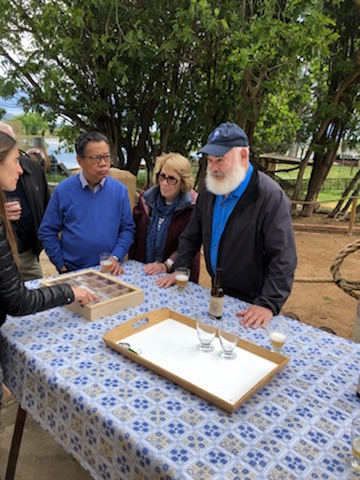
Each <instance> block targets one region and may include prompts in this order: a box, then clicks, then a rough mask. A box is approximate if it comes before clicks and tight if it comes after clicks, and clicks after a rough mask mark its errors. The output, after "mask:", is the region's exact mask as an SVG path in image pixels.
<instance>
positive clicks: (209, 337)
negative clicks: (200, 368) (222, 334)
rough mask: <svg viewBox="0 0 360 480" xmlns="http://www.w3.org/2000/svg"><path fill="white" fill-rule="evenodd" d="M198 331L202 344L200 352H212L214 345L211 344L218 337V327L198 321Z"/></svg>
mask: <svg viewBox="0 0 360 480" xmlns="http://www.w3.org/2000/svg"><path fill="white" fill-rule="evenodd" d="M196 331H197V335H198V338H199V342H200V345H198V349H199V350H200V352H204V353H209V352H212V351H213V350H214V345H211V343H212V341H213V340H214V338H215V335H216V326H215V325H211V324H208V323H205V322H202V321H201V320H197V321H196Z"/></svg>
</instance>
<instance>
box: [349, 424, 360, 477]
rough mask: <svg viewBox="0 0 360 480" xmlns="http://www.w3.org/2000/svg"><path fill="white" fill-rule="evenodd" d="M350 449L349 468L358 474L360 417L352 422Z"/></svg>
mask: <svg viewBox="0 0 360 480" xmlns="http://www.w3.org/2000/svg"><path fill="white" fill-rule="evenodd" d="M351 448H352V453H353V458H352V460H351V466H352V467H353V469H354V470H355V471H356V472H360V415H358V416H357V417H355V418H354V420H353V421H352V425H351Z"/></svg>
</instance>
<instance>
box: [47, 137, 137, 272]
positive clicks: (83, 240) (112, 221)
mask: <svg viewBox="0 0 360 480" xmlns="http://www.w3.org/2000/svg"><path fill="white" fill-rule="evenodd" d="M75 149H76V154H77V161H78V163H79V165H80V167H81V168H82V171H81V172H80V174H78V175H74V176H72V177H70V178H68V179H66V180H64V181H63V182H61V183H59V185H58V186H57V187H56V189H55V191H54V193H53V195H52V197H51V200H50V203H49V205H48V207H47V209H46V212H45V215H44V217H43V220H42V222H41V225H40V228H39V231H38V237H39V239H40V241H41V242H42V244H43V246H44V248H45V251H46V254H47V255H48V257H49V258H50V260H51V262H52V263H53V264H54V265H55V267H56V268H57V270H58V271H59V272H60V273H65V272H68V271H71V270H76V269H79V268H85V267H90V266H93V265H98V264H99V254H100V253H102V252H111V253H112V257H111V261H112V270H111V273H112V274H113V275H120V274H121V273H123V271H124V270H123V268H122V267H121V261H122V260H123V258H124V257H125V255H126V254H127V252H128V250H129V248H130V246H131V245H132V243H133V240H134V232H135V224H134V221H133V217H132V213H131V208H130V202H129V198H128V192H127V188H126V187H125V185H123V184H122V183H120V182H119V181H118V180H115V179H113V178H111V177H108V174H109V171H110V164H111V155H110V144H109V140H108V139H107V137H105V135H103V134H101V133H99V132H89V133H83V134H81V135H80V137H79V138H78V139H77V141H76V144H75Z"/></svg>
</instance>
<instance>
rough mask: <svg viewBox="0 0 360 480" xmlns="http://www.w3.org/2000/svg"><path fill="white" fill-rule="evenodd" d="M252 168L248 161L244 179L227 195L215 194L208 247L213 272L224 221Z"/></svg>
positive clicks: (248, 179)
mask: <svg viewBox="0 0 360 480" xmlns="http://www.w3.org/2000/svg"><path fill="white" fill-rule="evenodd" d="M253 169H254V168H253V166H252V165H251V163H249V168H248V170H247V172H246V175H245V178H244V180H243V181H242V182H241V183H240V185H239V186H238V187H237V188H236V189H235V190H233V191H232V192H231V193H230V194H229V195H228V196H227V197H225V195H216V199H215V203H214V211H213V218H212V231H211V247H210V262H211V268H212V270H213V273H214V274H215V272H216V266H217V259H218V251H219V245H220V240H221V236H222V234H223V232H224V230H225V227H226V223H227V221H228V220H229V217H230V215H231V214H232V211H233V210H234V208H235V205H236V204H237V202H238V201H239V199H240V197H241V196H242V195H243V193H244V192H245V190H246V187H247V186H248V185H249V182H250V178H251V175H252V172H253Z"/></svg>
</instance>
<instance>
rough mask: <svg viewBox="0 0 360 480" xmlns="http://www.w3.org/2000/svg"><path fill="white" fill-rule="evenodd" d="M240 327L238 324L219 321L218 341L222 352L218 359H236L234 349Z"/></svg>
mask: <svg viewBox="0 0 360 480" xmlns="http://www.w3.org/2000/svg"><path fill="white" fill-rule="evenodd" d="M239 330H240V325H239V323H238V322H225V321H221V325H220V326H219V339H220V345H221V348H222V352H220V353H219V355H220V357H222V358H224V359H225V360H233V359H234V358H236V353H235V351H234V350H235V348H236V345H237V343H238V340H239Z"/></svg>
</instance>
